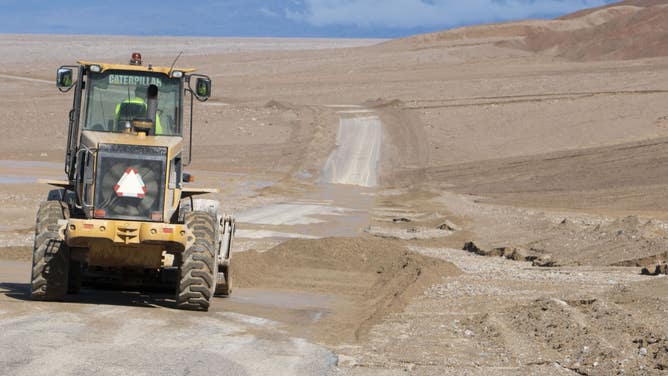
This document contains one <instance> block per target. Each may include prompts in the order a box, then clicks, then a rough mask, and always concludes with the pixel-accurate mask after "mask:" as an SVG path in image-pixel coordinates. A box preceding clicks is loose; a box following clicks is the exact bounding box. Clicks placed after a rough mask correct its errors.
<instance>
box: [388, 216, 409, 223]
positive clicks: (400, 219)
mask: <svg viewBox="0 0 668 376" xmlns="http://www.w3.org/2000/svg"><path fill="white" fill-rule="evenodd" d="M392 222H394V223H398V222H411V220H410V219H408V218H404V217H401V218H392Z"/></svg>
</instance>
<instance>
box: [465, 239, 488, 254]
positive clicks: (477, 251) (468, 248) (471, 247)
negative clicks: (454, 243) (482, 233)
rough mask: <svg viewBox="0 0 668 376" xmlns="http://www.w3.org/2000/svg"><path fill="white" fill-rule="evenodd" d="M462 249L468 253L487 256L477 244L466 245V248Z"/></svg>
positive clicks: (468, 243)
mask: <svg viewBox="0 0 668 376" xmlns="http://www.w3.org/2000/svg"><path fill="white" fill-rule="evenodd" d="M462 249H463V250H465V251H467V252H471V253H475V254H477V255H481V256H485V252H484V251H483V250H482V249H480V248H479V247H478V246H477V245H475V243H473V242H466V243H464V248H462Z"/></svg>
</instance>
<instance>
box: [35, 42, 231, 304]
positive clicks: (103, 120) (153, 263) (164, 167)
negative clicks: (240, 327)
mask: <svg viewBox="0 0 668 376" xmlns="http://www.w3.org/2000/svg"><path fill="white" fill-rule="evenodd" d="M193 72H194V69H181V68H174V64H172V67H157V66H152V65H143V64H142V58H141V55H140V54H139V53H133V54H132V59H131V60H130V63H129V64H106V63H96V62H89V61H79V62H78V64H77V65H72V66H62V67H60V68H59V69H58V70H57V75H56V86H57V87H58V89H59V90H60V91H62V92H68V91H70V90H72V91H73V92H74V99H73V106H72V109H71V111H70V113H69V128H68V136H67V148H66V156H65V174H66V175H67V179H66V180H62V181H46V183H48V184H50V185H52V186H55V187H57V189H53V190H51V191H50V192H49V195H48V198H47V200H46V201H45V202H43V203H42V204H41V205H40V208H39V211H38V213H37V220H36V225H35V244H34V250H33V261H32V277H31V295H32V297H33V299H39V300H61V299H63V298H64V297H65V295H66V294H68V293H70V294H71V293H77V292H78V291H79V289H80V286H81V284H82V282H86V281H91V282H93V283H103V284H104V283H109V284H117V283H120V284H122V285H131V286H153V285H163V286H164V285H165V284H168V285H171V286H174V287H175V289H176V306H177V307H178V308H182V309H190V310H205V311H206V310H208V308H209V305H210V302H211V299H212V297H213V296H214V294H219V295H225V296H227V295H229V294H230V293H231V291H232V290H231V287H232V285H231V280H230V259H231V246H232V238H233V236H234V229H235V222H234V218H233V217H232V216H228V215H222V214H219V211H218V209H219V204H218V202H217V201H214V200H207V199H201V198H195V197H196V196H197V197H199V195H202V194H207V193H214V192H216V190H215V189H196V188H191V187H188V184H187V183H188V182H190V181H191V180H192V177H191V176H190V175H189V174H188V173H185V172H184V167H186V166H187V165H189V163H190V161H191V156H192V152H191V151H192V129H193V120H192V119H193V116H192V114H193V99H197V100H198V101H206V100H207V99H208V98H209V96H210V94H211V80H210V79H209V77H207V76H205V75H200V74H195V73H193ZM188 99H189V101H188ZM184 103H189V106H188V107H186V105H184ZM184 118H188V119H189V122H188V123H187V127H186V123H185V122H184ZM184 130H187V132H184ZM184 134H185V135H186V136H187V140H188V145H186V142H184Z"/></svg>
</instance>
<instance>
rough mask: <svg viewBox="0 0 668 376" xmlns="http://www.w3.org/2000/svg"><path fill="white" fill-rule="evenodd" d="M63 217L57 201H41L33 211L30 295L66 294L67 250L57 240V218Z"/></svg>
mask: <svg viewBox="0 0 668 376" xmlns="http://www.w3.org/2000/svg"><path fill="white" fill-rule="evenodd" d="M60 219H65V207H64V206H63V204H61V202H60V201H46V202H43V203H42V204H41V205H40V207H39V210H38V211H37V221H36V223H35V244H34V247H33V253H32V275H31V279H30V292H31V296H32V298H33V299H37V300H59V299H62V298H63V297H64V296H65V294H67V282H68V274H69V263H70V252H69V251H70V250H69V247H67V245H66V244H65V243H64V242H63V241H61V240H58V220H60Z"/></svg>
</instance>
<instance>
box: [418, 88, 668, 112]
mask: <svg viewBox="0 0 668 376" xmlns="http://www.w3.org/2000/svg"><path fill="white" fill-rule="evenodd" d="M655 94H668V90H660V89H656V90H618V91H592V92H573V93H546V94H526V95H504V96H484V97H467V98H452V99H432V100H419V101H415V102H414V103H415V104H414V105H412V106H407V107H406V108H408V109H411V110H426V109H430V108H454V107H475V106H489V105H504V104H517V103H534V102H547V101H554V100H566V99H567V100H575V99H585V98H592V97H596V96H617V95H655ZM438 102H441V103H439V104H425V105H418V103H438ZM457 102H463V103H457Z"/></svg>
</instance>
